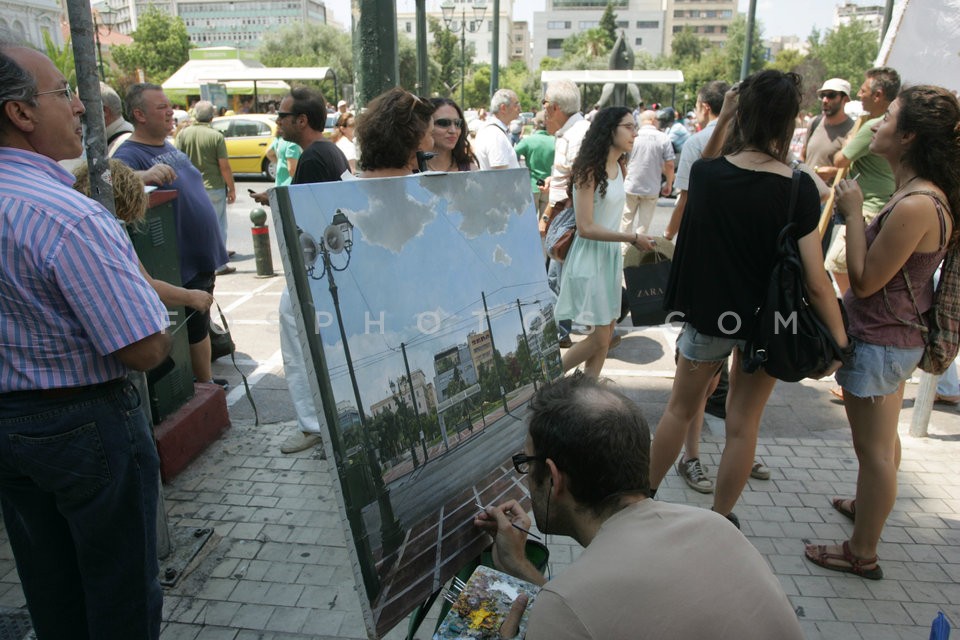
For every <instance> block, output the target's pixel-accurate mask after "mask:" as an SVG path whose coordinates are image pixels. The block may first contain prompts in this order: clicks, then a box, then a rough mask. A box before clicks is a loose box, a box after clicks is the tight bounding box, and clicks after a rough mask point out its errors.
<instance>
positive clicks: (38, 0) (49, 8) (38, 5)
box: [0, 0, 64, 51]
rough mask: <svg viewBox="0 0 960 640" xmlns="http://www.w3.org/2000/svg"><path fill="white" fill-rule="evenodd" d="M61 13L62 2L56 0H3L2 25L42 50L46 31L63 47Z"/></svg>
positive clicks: (1, 10)
mask: <svg viewBox="0 0 960 640" xmlns="http://www.w3.org/2000/svg"><path fill="white" fill-rule="evenodd" d="M61 13H62V11H61V8H60V3H59V2H57V1H56V0H13V1H11V0H2V1H0V27H3V28H5V29H9V30H10V31H12V32H13V33H15V34H16V35H18V36H22V37H23V39H24V40H26V41H27V42H29V43H30V44H31V45H33V46H34V47H36V48H37V49H40V50H41V51H43V50H44V43H43V34H44V33H46V34H47V35H49V36H50V39H51V40H52V41H53V43H54V44H55V45H57V46H58V47H62V46H63V43H64V38H63V35H62V33H61V31H60V15H61Z"/></svg>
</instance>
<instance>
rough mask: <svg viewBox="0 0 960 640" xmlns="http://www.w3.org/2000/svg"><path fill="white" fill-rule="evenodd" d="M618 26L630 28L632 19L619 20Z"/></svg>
mask: <svg viewBox="0 0 960 640" xmlns="http://www.w3.org/2000/svg"><path fill="white" fill-rule="evenodd" d="M617 27H619V28H621V29H629V28H630V21H629V20H617Z"/></svg>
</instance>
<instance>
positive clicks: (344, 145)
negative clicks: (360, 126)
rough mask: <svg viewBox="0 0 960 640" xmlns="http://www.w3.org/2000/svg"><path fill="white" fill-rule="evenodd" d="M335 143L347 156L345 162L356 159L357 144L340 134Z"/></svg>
mask: <svg viewBox="0 0 960 640" xmlns="http://www.w3.org/2000/svg"><path fill="white" fill-rule="evenodd" d="M335 144H336V145H337V148H338V149H340V151H343V155H345V156H346V157H347V162H350V161H351V160H356V159H357V145H355V144H353V141H352V140H349V139H348V138H347V137H346V136H340V139H339V140H337V142H336V143H335Z"/></svg>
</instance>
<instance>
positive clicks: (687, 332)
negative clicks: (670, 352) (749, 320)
mask: <svg viewBox="0 0 960 640" xmlns="http://www.w3.org/2000/svg"><path fill="white" fill-rule="evenodd" d="M745 344H746V341H745V340H738V339H736V338H721V337H718V336H708V335H707V334H705V333H700V332H699V331H697V330H696V328H695V327H694V326H693V325H692V324H690V323H689V322H685V323H684V324H683V328H682V329H681V330H680V337H679V338H677V351H679V352H680V355H682V356H683V357H684V358H686V359H687V360H690V361H691V362H719V361H721V360H726V359H727V357H728V356H729V355H730V352H731V351H733V348H734V347H736V348H738V349H740V351H743V349H744V345H745Z"/></svg>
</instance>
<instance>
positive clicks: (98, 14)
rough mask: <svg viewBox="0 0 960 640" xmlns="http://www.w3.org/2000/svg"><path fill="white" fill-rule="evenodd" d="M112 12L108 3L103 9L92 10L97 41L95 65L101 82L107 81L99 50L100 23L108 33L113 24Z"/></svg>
mask: <svg viewBox="0 0 960 640" xmlns="http://www.w3.org/2000/svg"><path fill="white" fill-rule="evenodd" d="M113 13H114V11H113V9H111V8H110V5H105V6H104V7H103V9H94V10H93V35H94V38H95V39H96V41H97V66H98V67H99V68H100V80H102V81H103V82H106V81H107V76H106V74H105V73H104V72H103V52H102V51H101V50H100V25H103V26H104V27H106V28H107V33H109V32H110V27H112V26H113ZM98 18H99V20H98Z"/></svg>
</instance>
